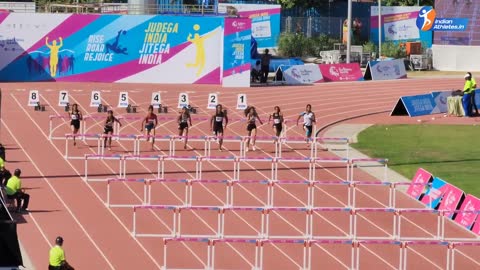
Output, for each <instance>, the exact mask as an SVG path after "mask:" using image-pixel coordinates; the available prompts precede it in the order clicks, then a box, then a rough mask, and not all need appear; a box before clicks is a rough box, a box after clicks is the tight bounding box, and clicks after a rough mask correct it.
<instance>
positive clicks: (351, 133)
mask: <svg viewBox="0 0 480 270" xmlns="http://www.w3.org/2000/svg"><path fill="white" fill-rule="evenodd" d="M370 126H372V125H371V124H340V125H337V126H333V127H331V128H329V129H328V130H327V131H326V132H325V134H324V136H325V137H337V138H349V139H350V143H356V142H357V136H358V134H359V133H360V132H362V131H363V130H364V129H366V128H368V127H370ZM349 152H350V153H349V158H369V157H368V156H367V155H365V154H363V153H361V152H360V151H358V150H356V149H354V148H350V151H349ZM332 153H334V154H336V155H337V156H339V157H342V158H346V157H347V153H346V151H342V150H339V151H336V150H332ZM386 158H387V157H386ZM379 165H380V164H379ZM361 169H362V170H363V171H365V172H367V173H368V174H370V175H372V176H373V177H375V178H376V179H379V180H382V181H383V180H384V179H383V178H384V173H385V172H384V168H383V167H380V166H379V167H376V166H375V167H361ZM387 180H388V182H409V181H410V179H408V178H406V177H404V176H402V175H400V174H399V173H397V172H395V171H394V170H391V169H387ZM406 189H407V186H399V188H398V190H401V191H406Z"/></svg>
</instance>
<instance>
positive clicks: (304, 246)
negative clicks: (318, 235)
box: [302, 241, 308, 270]
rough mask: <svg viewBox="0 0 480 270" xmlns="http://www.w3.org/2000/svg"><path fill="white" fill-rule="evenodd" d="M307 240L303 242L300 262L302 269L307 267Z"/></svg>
mask: <svg viewBox="0 0 480 270" xmlns="http://www.w3.org/2000/svg"><path fill="white" fill-rule="evenodd" d="M307 245H308V243H307V241H305V242H304V243H303V263H302V270H306V269H308V268H307V253H308V251H307Z"/></svg>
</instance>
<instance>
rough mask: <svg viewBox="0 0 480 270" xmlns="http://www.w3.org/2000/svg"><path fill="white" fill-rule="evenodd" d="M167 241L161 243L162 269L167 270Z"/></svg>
mask: <svg viewBox="0 0 480 270" xmlns="http://www.w3.org/2000/svg"><path fill="white" fill-rule="evenodd" d="M167 243H168V242H167V241H165V240H164V241H163V266H162V269H164V270H166V269H167V257H168V256H167Z"/></svg>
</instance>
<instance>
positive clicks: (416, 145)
mask: <svg viewBox="0 0 480 270" xmlns="http://www.w3.org/2000/svg"><path fill="white" fill-rule="evenodd" d="M353 147H354V148H356V149H357V150H359V151H361V152H362V153H364V154H366V155H368V156H370V157H375V158H388V159H389V167H390V168H391V169H393V170H395V171H397V172H398V173H400V174H402V175H403V176H405V177H407V178H409V179H411V178H412V177H413V175H414V174H415V172H416V171H417V169H418V168H419V167H422V168H424V169H426V170H427V171H429V172H430V173H432V174H433V175H434V176H437V177H439V178H441V179H443V180H445V181H447V182H449V183H451V184H453V185H455V186H457V187H459V188H461V189H462V190H463V191H465V192H466V193H467V194H472V195H475V196H477V197H480V126H458V125H456V126H449V125H376V126H372V127H370V128H368V129H366V130H364V131H363V132H361V133H360V134H359V136H358V143H356V144H354V145H353Z"/></svg>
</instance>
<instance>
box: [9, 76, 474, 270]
mask: <svg viewBox="0 0 480 270" xmlns="http://www.w3.org/2000/svg"><path fill="white" fill-rule="evenodd" d="M462 84H463V82H462V80H461V79H414V80H402V81H387V82H354V83H329V84H320V85H315V86H309V87H266V88H251V89H242V90H241V92H242V93H246V94H247V96H248V102H249V104H250V105H254V106H256V108H257V110H258V112H259V113H260V115H261V117H262V118H265V117H267V116H268V113H270V111H271V110H272V109H273V106H275V105H279V106H280V107H281V108H282V111H283V113H284V115H285V117H286V118H295V117H296V116H297V115H298V113H299V112H300V111H302V110H303V109H304V107H305V104H306V103H311V104H312V105H313V110H314V112H316V115H317V122H318V124H317V127H321V126H324V125H327V124H329V123H332V122H336V121H339V120H342V119H346V118H349V117H352V116H359V115H363V114H367V113H371V112H377V111H378V112H380V111H386V110H390V109H391V108H392V107H393V106H394V104H395V102H396V101H397V99H398V97H399V96H402V95H410V94H417V93H425V92H430V91H432V90H449V89H457V88H459V86H461V85H462ZM1 88H2V90H3V99H4V100H3V106H4V108H2V113H3V115H2V129H1V136H2V137H1V138H2V142H3V143H4V144H5V145H6V146H7V148H8V149H9V150H8V156H9V157H8V159H9V163H8V164H7V165H8V167H9V168H10V170H12V169H14V167H19V168H21V169H22V171H23V175H24V176H23V181H24V186H25V187H27V188H28V189H29V190H28V192H29V193H30V194H31V196H32V200H31V206H30V210H31V212H30V213H29V214H28V215H24V216H17V218H18V219H19V220H20V221H21V224H20V225H19V228H18V231H19V237H20V240H21V241H22V243H23V244H24V245H25V246H26V250H27V253H28V255H29V256H30V257H31V259H32V261H33V264H34V265H35V267H37V268H39V269H40V268H43V267H44V266H45V265H46V264H47V256H48V249H49V247H50V245H51V244H52V241H53V239H55V237H56V236H57V235H62V236H63V237H64V238H65V240H66V244H65V248H66V252H67V257H68V260H69V261H70V262H71V263H72V264H73V265H74V266H75V267H76V268H77V269H157V268H159V267H160V266H161V265H162V264H163V249H162V248H163V243H162V241H161V239H160V238H154V239H152V238H138V239H136V238H133V237H132V236H131V234H130V231H131V227H132V210H131V209H121V208H115V209H109V208H107V207H106V206H105V205H104V203H103V202H104V201H105V197H106V184H104V183H89V184H86V183H85V182H83V181H82V180H81V178H80V175H82V174H83V167H84V165H83V162H81V161H78V160H68V161H67V160H65V159H64V158H63V157H62V154H63V148H64V146H63V145H64V142H62V141H55V142H53V143H52V142H50V141H49V140H48V116H49V115H50V114H56V113H58V114H63V113H64V112H63V108H60V107H58V106H57V102H58V92H57V91H58V90H63V89H67V90H69V91H70V98H71V100H70V102H71V103H73V102H76V103H78V104H80V109H81V110H82V111H83V112H84V114H96V112H95V108H89V107H88V105H89V100H90V91H91V90H95V89H101V90H104V92H102V101H103V103H104V104H105V103H107V104H111V105H112V106H111V107H116V104H117V102H118V91H119V90H128V91H129V96H130V103H134V104H136V105H139V106H140V112H139V114H138V115H141V116H143V115H144V113H145V108H146V105H147V104H148V103H149V101H150V98H151V92H152V91H165V92H162V100H163V103H166V104H167V105H169V106H170V107H176V102H177V99H178V93H179V92H180V91H191V93H190V103H192V104H193V105H195V106H198V107H199V113H198V115H199V116H206V115H208V114H210V113H211V112H210V111H207V110H206V109H205V108H206V99H207V94H208V93H211V92H219V100H220V103H222V104H224V105H225V106H227V108H228V110H229V117H231V118H241V117H243V116H242V115H241V112H240V111H237V110H235V102H236V94H237V93H240V92H239V91H238V90H235V89H222V88H220V87H217V86H186V85H182V86H179V85H162V86H159V85H148V84H93V83H90V84H87V83H81V84H80V83H75V84H73V83H72V84H65V83H35V84H33V83H32V84H3V85H1ZM30 89H39V90H42V91H41V96H42V100H41V101H42V103H44V104H47V105H48V106H47V112H43V113H40V112H34V111H33V108H28V107H26V104H27V100H28V90H30ZM124 112H125V111H124V109H115V113H116V115H121V114H124ZM160 116H162V115H160ZM169 116H176V113H174V112H172V111H170V112H169ZM423 119H424V120H425V121H427V120H428V121H429V122H430V123H439V124H451V123H460V124H475V123H476V119H474V118H471V119H462V118H443V117H439V118H438V119H436V120H434V121H433V120H430V117H424V118H423ZM416 120H417V119H416V118H415V119H410V118H408V117H388V113H382V114H379V115H376V116H369V117H364V118H359V119H355V120H351V121H350V122H357V123H360V122H361V123H412V124H413V123H418V122H417V121H416ZM193 124H194V127H193V128H192V129H191V132H190V135H209V133H210V132H209V125H208V122H194V123H193ZM160 125H161V126H160V127H159V128H157V134H175V133H176V132H177V128H176V124H175V123H174V122H172V121H170V122H163V123H160ZM89 128H90V129H89V130H88V132H87V133H100V132H101V131H102V123H100V122H95V123H94V124H92V122H90V123H89ZM139 128H140V123H139V122H134V123H131V122H124V126H123V128H122V129H121V131H120V132H121V134H138V133H139ZM288 128H289V130H288V135H289V136H302V133H303V132H302V130H301V128H300V127H295V126H293V125H289V126H288ZM55 132H56V134H57V135H63V134H65V133H68V132H69V129H68V126H67V125H61V126H59V127H58V128H57V129H56V131H55ZM226 132H227V135H245V124H244V123H242V122H236V123H231V125H229V127H228V129H227V131H226ZM271 133H272V131H271V128H270V126H268V125H264V126H262V127H260V128H259V135H271ZM113 144H114V148H113V149H112V152H113V153H125V152H126V151H127V150H128V149H131V145H130V143H129V142H122V143H118V142H114V143H113ZM157 146H159V147H160V148H163V149H165V146H162V145H161V144H157ZM258 146H259V147H260V148H261V150H258V151H257V152H254V153H248V155H249V156H272V155H273V153H272V151H273V147H272V146H271V145H266V144H264V145H262V144H259V145H258ZM191 147H193V148H194V149H189V150H187V151H183V150H182V151H179V150H178V148H177V151H178V154H179V155H200V153H201V151H199V150H197V149H198V148H199V147H200V145H196V144H195V143H192V144H191ZM225 147H226V148H228V150H231V151H232V152H231V153H227V152H223V153H220V152H216V151H215V150H212V155H222V156H225V155H234V154H237V153H238V145H237V144H229V143H225ZM142 149H143V150H146V149H148V145H147V144H146V143H145V144H143V145H142ZM75 151H76V154H77V155H80V154H85V153H92V150H91V149H90V148H89V147H88V146H87V145H84V144H82V143H80V144H79V146H77V149H76V150H75ZM161 153H164V152H161ZM308 154H309V150H308V149H306V147H305V146H303V145H296V146H295V149H289V150H287V151H286V152H285V153H284V156H290V157H304V156H308ZM320 155H321V156H325V157H328V156H331V154H329V153H326V152H323V153H321V154H320ZM386 158H388V157H386ZM96 164H98V165H96V166H95V167H94V168H92V170H90V171H89V173H90V174H91V173H94V174H95V173H96V174H98V175H99V176H98V177H97V178H107V177H111V176H112V175H115V174H116V173H118V171H117V170H118V169H117V167H118V165H116V164H115V163H113V162H108V161H105V162H97V163H96ZM130 164H131V165H130ZM130 164H129V171H128V172H129V175H128V177H135V178H153V174H152V173H154V171H155V170H152V166H151V164H149V163H148V162H143V163H140V162H136V163H135V162H130ZM231 167H232V166H231V165H229V164H226V163H225V164H223V163H219V162H217V163H211V164H210V165H208V166H205V167H204V175H203V178H204V179H228V178H231V177H232V172H231V169H232V168H231ZM281 167H282V169H280V170H279V175H278V179H287V180H289V179H306V177H307V175H308V173H307V170H306V168H305V167H304V165H303V164H295V163H288V164H282V165H281ZM192 171H193V165H192V164H188V162H185V163H182V164H180V163H178V162H171V163H169V164H168V168H167V175H166V177H167V178H178V179H180V178H193V175H192ZM269 174H270V164H268V163H252V164H246V165H243V166H242V172H241V174H240V176H241V179H255V180H260V179H267V178H269V176H270V175H269ZM355 174H356V176H357V179H356V180H372V178H371V177H370V176H368V175H366V174H362V173H360V172H355ZM345 177H346V175H345V170H344V169H343V168H341V167H339V166H333V165H332V166H331V165H328V166H325V167H324V168H323V169H322V170H319V171H317V179H318V180H338V179H342V178H343V179H344V178H345ZM169 189H170V190H169V191H168V192H164V193H163V194H162V196H160V197H156V200H158V201H155V202H156V203H162V204H180V203H181V200H182V192H183V186H169ZM163 190H165V189H163ZM195 190H196V191H195V192H196V193H195V194H194V201H195V204H198V205H223V201H224V199H223V198H224V187H223V186H213V185H204V186H201V188H197V189H195ZM303 190H304V189H303V188H300V187H297V186H286V187H283V188H281V189H279V191H278V193H276V198H277V199H278V200H277V201H276V205H277V204H278V205H280V206H303V204H302V201H305V200H306V194H305V192H304V191H303ZM158 191H159V190H157V194H159V193H158ZM115 194H117V195H116V196H117V197H116V198H118V199H122V200H128V201H132V200H133V201H135V200H138V202H139V203H140V200H139V199H140V198H141V189H140V188H139V187H138V186H134V185H118V186H117V187H116V189H115ZM345 195H346V193H345V191H344V190H343V189H341V188H338V187H333V186H325V187H320V188H318V190H317V191H316V198H317V201H316V204H317V205H318V206H338V207H343V206H344V205H345V204H346V196H345ZM235 196H236V197H235V198H236V201H235V204H238V205H262V204H263V202H264V199H265V191H264V190H260V189H259V188H255V187H254V186H248V185H245V186H242V187H240V188H237V189H236V194H235ZM387 197H388V196H387V194H386V189H383V188H382V187H368V188H367V187H365V188H362V189H360V192H358V193H357V207H386V203H387ZM397 205H398V207H421V206H420V205H419V204H418V203H417V202H415V201H413V200H411V199H409V198H407V197H406V196H404V195H403V194H400V195H399V196H398V198H397ZM169 216H170V215H168V216H167V215H165V214H163V213H160V212H155V213H150V214H147V215H145V216H144V219H143V220H141V221H140V225H139V226H140V227H142V228H143V229H152V228H155V229H166V226H168V224H169V223H168V222H166V221H165V220H168V217H169ZM214 218H215V217H214V216H212V215H208V214H204V213H201V212H198V213H197V212H192V213H190V214H187V215H185V220H186V221H187V223H189V224H190V226H188V227H187V226H185V227H184V230H185V232H191V233H202V232H207V231H210V229H211V227H210V226H212V225H215V222H214ZM315 218H316V219H317V220H318V221H317V224H320V225H319V226H318V228H320V229H319V230H321V233H325V234H333V235H341V234H342V233H345V230H346V226H345V221H344V218H343V217H341V216H339V215H336V214H335V213H333V214H332V213H326V214H324V213H320V214H318V215H316V217H315ZM257 219H258V218H256V216H254V215H252V214H247V213H241V212H238V213H234V214H233V217H232V218H231V219H230V223H229V224H227V227H226V228H227V229H226V231H230V232H231V233H249V234H252V233H255V229H256V228H255V223H256V222H257V221H256V220H257ZM390 220H391V217H390V216H388V215H385V214H379V215H371V214H368V213H367V214H364V215H362V217H361V218H360V219H359V225H360V226H361V227H360V229H359V234H362V235H369V236H385V235H389V234H391V233H392V231H391V221H390ZM434 220H435V217H432V216H428V215H422V216H413V215H412V216H411V217H410V216H409V217H408V222H405V223H404V224H405V225H404V227H403V228H402V230H403V229H405V230H409V231H411V234H412V235H416V236H429V235H430V236H431V233H432V231H431V224H432V221H434ZM22 221H24V222H22ZM272 221H273V222H274V224H275V226H274V228H275V229H274V232H275V233H278V234H291V235H292V234H298V230H299V228H300V229H301V228H303V227H304V226H305V225H304V224H303V223H304V222H303V218H299V216H298V214H296V215H295V214H289V213H281V214H280V215H274V217H273V218H272ZM446 231H447V234H448V235H456V236H458V237H469V236H470V234H468V233H466V232H465V231H463V230H462V229H460V228H459V227H458V226H456V225H453V224H449V223H448V224H447V228H446ZM172 250H173V249H172ZM251 250H252V249H251V248H249V247H247V246H245V245H241V244H238V245H237V244H234V245H226V246H225V248H222V249H219V250H217V258H219V259H218V260H217V261H216V267H218V268H222V269H224V268H228V269H247V268H251V267H252V263H253V253H252V251H251ZM412 250H413V252H411V253H409V260H408V262H409V263H408V266H409V268H411V267H412V266H413V265H415V268H418V269H420V268H422V267H423V268H424V269H442V268H443V265H445V258H444V256H442V254H443V253H442V252H440V250H439V249H438V247H421V246H419V247H413V249H412ZM347 251H348V248H345V247H342V246H331V247H328V246H327V247H324V246H318V247H316V249H315V250H314V252H315V253H316V257H315V259H314V260H313V268H314V269H318V267H320V264H321V265H322V266H323V267H325V269H345V268H346V267H347V265H348V262H349V256H348V255H349V253H348V252H347ZM301 252H302V249H301V248H298V247H295V246H288V245H272V246H270V247H269V249H268V251H266V254H265V263H264V265H265V268H266V269H280V268H281V269H298V268H299V266H300V263H301V254H302V253H301ZM169 254H170V257H169V265H171V266H174V267H186V268H201V267H203V266H202V265H203V264H204V263H205V261H204V257H205V248H204V245H202V246H200V245H196V244H189V245H181V244H178V245H177V246H176V247H175V252H172V253H169ZM461 254H462V256H458V257H457V258H456V266H457V267H459V268H464V269H474V268H479V267H480V263H479V261H480V253H479V252H478V250H474V249H473V248H470V249H468V248H464V249H462V253H461ZM397 265H398V247H396V246H395V247H393V246H392V247H385V246H381V245H378V246H376V245H372V246H368V248H365V251H363V250H362V258H361V267H362V268H367V269H370V268H372V269H390V268H393V269H395V268H396V266H397ZM374 267H375V268H374Z"/></svg>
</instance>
